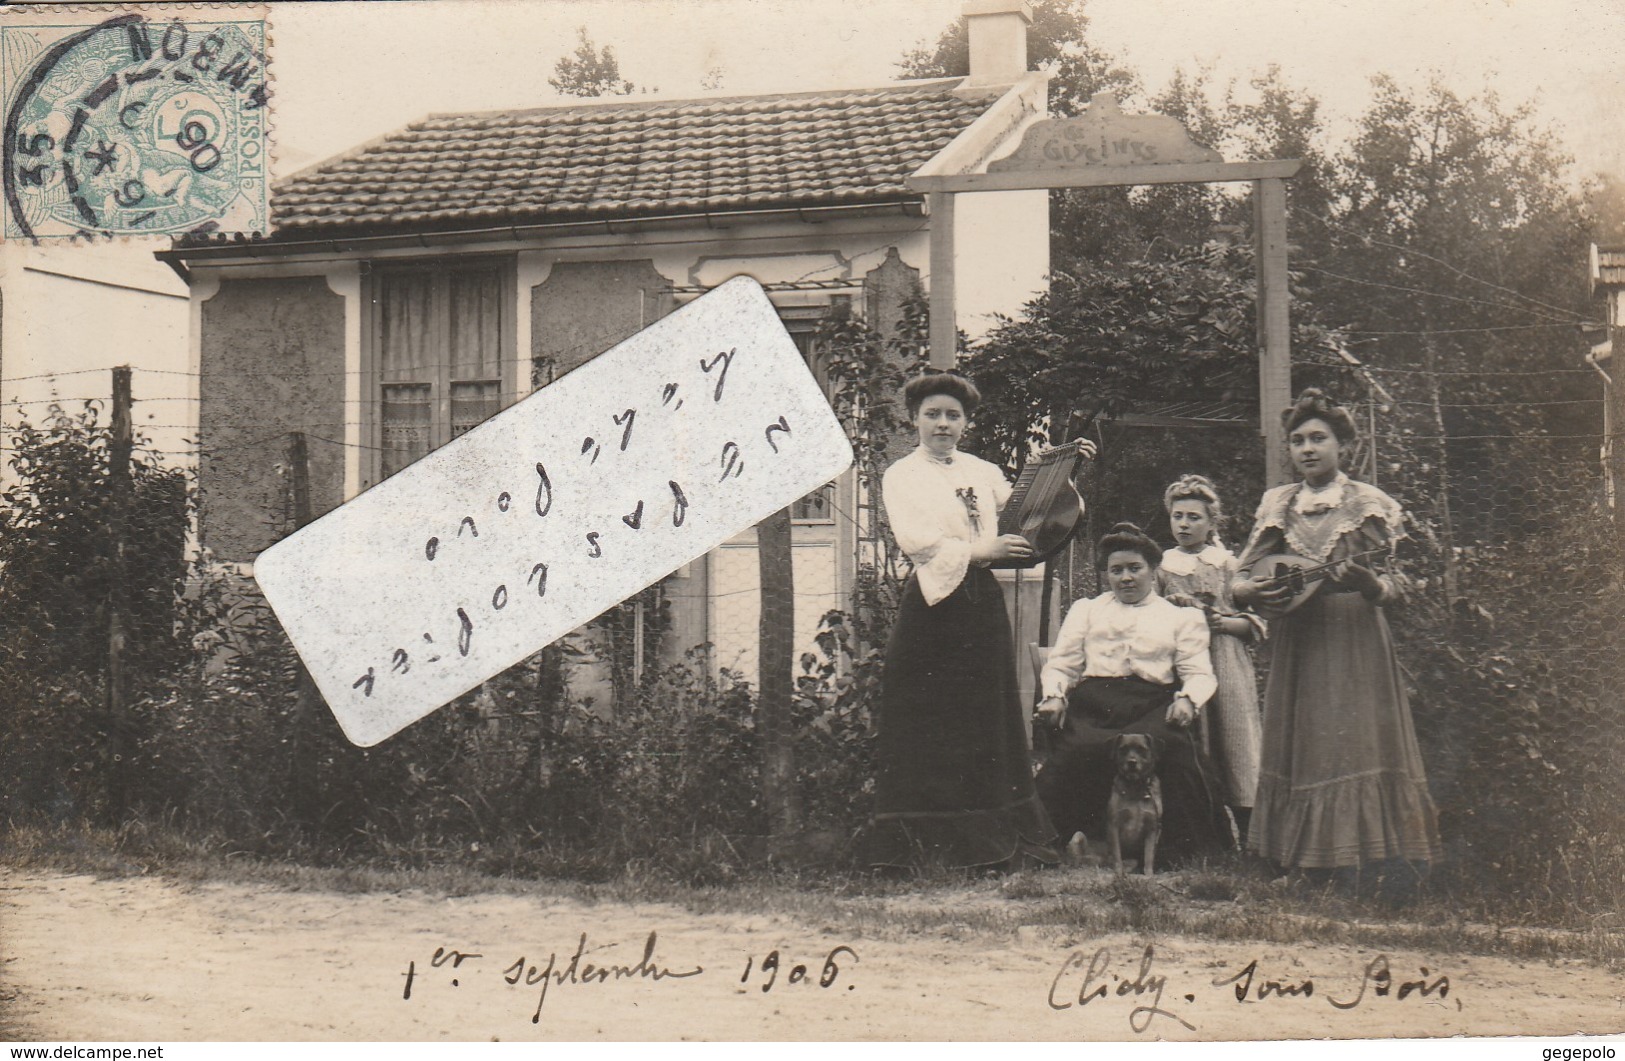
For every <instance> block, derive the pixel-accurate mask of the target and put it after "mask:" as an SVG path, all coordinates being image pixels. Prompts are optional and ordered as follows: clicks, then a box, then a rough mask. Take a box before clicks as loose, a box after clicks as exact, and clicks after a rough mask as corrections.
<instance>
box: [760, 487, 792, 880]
mask: <svg viewBox="0 0 1625 1061" xmlns="http://www.w3.org/2000/svg"><path fill="white" fill-rule="evenodd" d="M791 526H792V525H791V522H790V510H789V509H788V508H782V509H780V510H779V511H777V512H775V513H774V514H773V515H771V516H769V517H767V518H766V519H764V520H763V521H762V522H760V523H758V524H757V525H756V553H757V562H758V565H759V569H760V571H761V584H762V589H761V593H762V600H761V620H760V624H759V625H758V628H757V636H758V646H759V647H758V651H757V659H758V661H759V666H760V668H761V696H760V700H759V701H758V705H757V710H758V714H757V719H758V721H759V723H760V725H761V735H762V800H763V803H764V805H765V806H766V807H767V815H768V819H767V820H768V850H769V851H770V852H771V853H772V854H774V855H781V854H788V853H789V849H790V847H791V845H792V844H793V843H794V841H795V836H796V833H797V831H798V830H799V828H800V825H801V808H800V805H799V804H800V801H799V800H798V799H797V792H796V757H795V730H794V727H793V725H792V724H791V720H790V707H791V701H792V698H793V697H794V694H795V685H794V676H795V675H794V667H795V575H794V573H793V571H792V569H791V545H792V543H791V537H790V535H791Z"/></svg>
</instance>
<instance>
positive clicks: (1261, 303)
mask: <svg viewBox="0 0 1625 1061" xmlns="http://www.w3.org/2000/svg"><path fill="white" fill-rule="evenodd" d="M1253 257H1254V260H1255V265H1254V267H1255V268H1256V269H1257V270H1258V425H1259V433H1260V434H1261V435H1263V437H1264V485H1265V486H1266V487H1269V486H1279V485H1281V484H1282V483H1284V482H1286V481H1287V479H1288V478H1289V477H1290V476H1291V474H1292V473H1291V466H1290V465H1289V464H1288V462H1287V452H1286V432H1285V431H1284V430H1283V429H1282V427H1281V410H1282V409H1285V408H1286V407H1287V406H1288V405H1289V404H1291V402H1292V324H1291V319H1290V318H1289V317H1288V306H1287V300H1288V297H1289V296H1288V290H1287V275H1286V182H1285V181H1284V180H1282V179H1281V178H1280V177H1267V178H1265V179H1263V180H1256V181H1254V182H1253Z"/></svg>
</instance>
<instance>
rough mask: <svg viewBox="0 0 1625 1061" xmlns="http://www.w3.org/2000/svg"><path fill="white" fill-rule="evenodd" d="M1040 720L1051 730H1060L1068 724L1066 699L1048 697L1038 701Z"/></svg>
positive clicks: (1062, 697)
mask: <svg viewBox="0 0 1625 1061" xmlns="http://www.w3.org/2000/svg"><path fill="white" fill-rule="evenodd" d="M1038 718H1039V721H1041V722H1043V723H1044V724H1045V725H1046V726H1048V727H1050V728H1051V729H1060V728H1061V727H1062V726H1063V725H1065V724H1066V697H1064V696H1046V697H1044V699H1042V700H1040V701H1038Z"/></svg>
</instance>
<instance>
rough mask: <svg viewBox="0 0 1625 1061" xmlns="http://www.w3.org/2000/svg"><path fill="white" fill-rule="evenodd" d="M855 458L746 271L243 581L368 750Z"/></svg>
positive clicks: (337, 513) (296, 539)
mask: <svg viewBox="0 0 1625 1061" xmlns="http://www.w3.org/2000/svg"><path fill="white" fill-rule="evenodd" d="M851 463H852V448H851V445H850V444H849V443H848V442H847V439H846V435H845V434H844V432H843V431H842V430H841V426H840V424H839V423H838V422H837V420H836V418H835V414H834V413H833V411H832V410H831V409H830V407H829V403H828V401H827V400H826V399H825V397H824V395H823V392H822V391H821V390H820V388H819V386H818V383H817V381H816V380H815V379H814V378H813V376H812V374H811V373H810V372H809V371H808V369H807V367H806V365H805V364H803V362H802V360H801V355H800V353H799V352H798V351H797V349H796V346H795V344H794V343H793V342H792V341H791V339H790V336H789V335H788V334H787V333H786V332H785V330H784V326H783V325H782V324H781V323H780V321H779V318H778V314H777V313H776V312H775V311H774V309H773V305H772V303H770V302H769V301H768V298H767V295H766V294H765V293H764V292H763V291H762V288H761V285H759V284H757V283H756V282H755V281H754V280H750V279H748V278H743V277H740V278H736V279H733V280H730V281H728V282H727V283H726V284H723V285H722V286H721V287H719V288H717V289H716V290H714V291H712V292H710V293H708V294H706V295H704V296H702V297H700V298H698V299H696V300H695V301H694V302H692V303H691V304H689V305H687V306H684V307H682V308H681V309H678V310H677V311H675V312H674V313H672V314H671V315H669V316H667V317H665V318H663V319H662V320H660V321H658V322H656V323H655V324H652V325H650V326H649V327H648V328H645V329H644V330H643V331H641V332H639V333H638V334H637V335H634V336H633V337H632V338H630V339H628V340H626V341H625V342H623V343H621V344H619V345H618V346H615V347H614V348H612V349H610V350H609V351H607V352H605V353H604V354H602V355H600V356H599V357H597V358H595V359H594V360H592V361H589V362H588V363H587V364H585V365H583V366H581V367H580V368H578V369H576V370H575V371H573V372H571V373H570V374H569V375H567V376H565V377H564V378H562V379H560V380H558V381H557V382H555V383H552V384H550V385H549V386H547V387H545V388H543V389H542V390H540V391H538V392H536V393H535V394H533V395H531V396H529V397H528V398H526V399H524V400H523V401H521V402H519V403H517V404H516V405H514V406H513V407H512V408H510V409H508V410H506V411H504V412H502V413H500V414H498V415H497V416H495V417H493V418H491V419H490V420H488V421H486V422H485V423H483V424H481V425H480V426H478V427H476V428H474V429H473V430H472V431H470V432H468V433H467V434H465V435H462V436H461V437H459V438H457V439H455V440H453V441H452V442H451V443H450V444H448V445H446V446H443V447H441V448H440V449H438V450H436V451H435V452H433V453H431V454H429V455H428V456H427V457H425V458H423V459H422V460H420V461H418V462H417V463H416V464H413V465H412V466H411V467H409V468H407V469H406V470H404V471H402V472H400V473H399V474H397V475H395V476H393V477H391V478H389V479H387V480H385V481H384V482H382V483H380V484H379V485H377V486H375V487H373V488H372V489H371V490H368V491H367V492H366V493H364V494H362V495H360V496H359V497H356V498H355V499H354V500H352V501H350V502H349V503H347V504H345V505H343V506H342V507H340V508H338V509H335V510H334V511H332V512H330V513H328V514H327V515H325V516H323V517H322V518H321V519H319V520H316V521H315V522H313V523H311V524H310V525H309V526H307V527H305V528H303V529H302V530H300V531H298V532H297V533H295V534H293V535H291V536H289V537H288V538H286V539H284V540H283V541H280V542H278V543H277V544H276V545H274V546H272V547H271V548H269V549H267V550H266V551H265V552H264V553H262V554H260V557H259V559H258V560H257V561H256V562H255V565H254V574H255V577H256V578H257V580H258V581H259V584H260V588H261V590H262V591H263V592H264V594H265V597H266V600H268V601H269V602H270V604H271V607H272V608H273V609H274V610H275V611H276V615H277V618H278V619H279V620H280V621H281V623H282V625H283V628H284V629H285V630H286V631H287V633H288V637H289V638H290V639H291V640H292V641H293V644H294V647H295V648H296V649H297V650H298V652H299V655H300V657H301V658H302V659H303V660H304V663H305V666H306V668H307V669H308V670H309V671H310V674H311V677H312V678H313V679H314V680H315V682H316V685H317V688H319V689H320V690H321V693H322V695H323V696H324V697H325V698H326V700H327V702H328V704H329V705H330V706H331V707H332V709H333V714H334V715H335V716H336V717H337V719H338V722H339V725H340V727H342V728H343V730H344V733H345V735H346V736H347V737H349V739H350V740H351V741H353V742H354V743H356V744H358V745H360V746H362V747H370V746H371V745H374V744H377V743H378V742H379V741H381V740H384V739H385V738H387V737H389V736H391V735H392V734H394V733H397V732H399V731H400V730H401V729H403V728H405V727H406V726H408V725H410V724H411V723H413V722H415V721H417V720H418V719H420V718H422V717H423V716H425V715H427V714H429V713H430V712H432V711H434V710H435V709H436V708H438V707H440V706H441V705H443V704H445V703H447V702H449V701H450V700H452V699H454V698H455V697H457V696H459V695H461V694H462V693H465V692H467V691H468V690H469V689H472V688H474V687H475V686H476V685H478V684H479V683H480V682H483V681H485V680H486V679H488V678H490V677H492V676H493V675H496V674H498V673H500V672H501V671H502V670H504V669H506V668H507V667H510V666H512V665H513V664H515V663H517V662H519V661H520V660H522V659H524V658H525V657H527V656H529V655H531V654H532V653H534V652H536V651H538V650H539V649H541V648H543V647H545V646H546V645H548V644H549V643H551V642H553V641H555V640H557V639H558V638H559V637H561V636H563V635H564V634H566V633H568V632H569V631H571V630H573V629H575V628H576V627H579V626H580V625H581V624H582V623H584V622H586V621H587V620H589V619H591V618H593V617H594V616H596V615H598V614H600V613H602V612H603V611H604V610H605V609H607V608H609V607H611V606H612V605H614V604H616V603H618V602H620V601H622V600H625V599H626V598H627V597H630V596H632V595H633V594H635V593H637V592H638V591H639V590H641V589H643V588H644V587H646V586H648V585H650V584H652V583H653V582H656V581H658V580H659V579H660V578H662V577H664V576H666V575H668V574H670V573H671V572H673V571H675V570H677V569H678V568H680V567H682V566H683V565H684V564H686V563H688V562H690V561H692V560H694V559H695V558H697V557H699V556H702V555H704V554H705V553H706V552H708V551H710V550H711V549H714V548H716V547H717V546H719V545H721V544H722V543H723V542H724V541H726V540H727V539H728V538H730V537H732V536H733V535H735V534H737V533H739V532H740V531H742V530H745V529H746V528H748V527H750V526H752V525H754V524H755V523H758V522H760V521H761V520H762V519H764V518H766V517H767V516H768V515H770V514H772V513H773V512H775V511H777V510H779V509H781V508H784V507H785V506H787V505H789V504H791V503H792V502H793V501H795V500H796V499H797V498H799V497H801V496H803V495H804V494H807V493H808V492H810V491H812V490H814V489H816V488H817V487H819V486H821V485H823V484H824V483H827V482H829V481H830V480H832V479H834V478H835V477H836V476H838V475H839V474H840V473H841V472H843V471H845V470H846V469H847V468H848V467H849V466H850V465H851Z"/></svg>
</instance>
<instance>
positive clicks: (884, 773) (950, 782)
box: [864, 373, 1094, 869]
mask: <svg viewBox="0 0 1625 1061" xmlns="http://www.w3.org/2000/svg"><path fill="white" fill-rule="evenodd" d="M903 396H904V400H905V402H906V403H907V407H908V414H909V418H910V419H911V420H912V421H913V423H914V428H915V430H916V431H917V432H918V435H919V442H920V444H919V447H918V448H917V449H915V450H914V451H913V452H911V453H909V454H908V455H907V456H905V457H903V458H902V459H900V460H898V461H897V462H896V463H894V464H893V465H892V466H891V467H890V468H888V469H886V474H885V476H884V478H883V480H882V485H881V489H882V495H883V497H884V500H885V505H886V515H887V518H888V519H889V520H890V522H891V528H892V532H893V534H894V535H895V536H896V538H897V544H898V545H899V546H901V547H902V549H903V552H905V553H906V554H908V557H909V559H910V560H911V561H912V562H913V565H914V571H913V573H912V574H911V575H910V576H909V579H908V583H907V585H906V586H905V587H904V590H903V598H902V601H901V603H900V605H899V608H898V614H897V620H896V622H895V624H894V625H893V627H892V635H891V641H890V643H889V644H888V645H887V647H886V669H885V674H884V677H883V679H882V688H881V702H880V711H879V730H880V732H879V742H878V746H877V748H876V774H877V777H876V799H875V802H876V809H875V817H874V824H873V827H872V828H871V829H870V830H869V833H868V835H867V837H866V838H865V842H864V857H865V861H866V862H867V863H868V864H870V865H875V866H890V867H898V868H906V869H914V868H923V867H925V866H945V867H978V866H985V867H999V866H1005V865H1011V864H1016V863H1019V862H1022V861H1030V860H1031V861H1038V862H1056V861H1058V860H1059V858H1058V855H1057V853H1056V852H1055V850H1054V843H1055V828H1054V826H1052V825H1051V824H1050V820H1049V816H1048V815H1046V814H1045V813H1044V808H1043V805H1042V804H1040V803H1039V801H1038V796H1037V794H1036V792H1035V790H1034V788H1033V776H1032V768H1031V765H1030V760H1029V757H1028V751H1027V737H1026V724H1025V723H1026V720H1025V714H1024V712H1023V711H1022V707H1021V702H1020V693H1019V691H1018V687H1017V685H1016V661H1015V651H1014V647H1013V645H1012V644H1011V636H1010V622H1009V619H1008V618H1007V617H1006V615H1005V611H1004V595H1003V593H1002V592H1001V591H1000V588H999V584H998V581H997V579H996V578H995V577H994V575H993V573H992V572H991V571H990V570H988V568H989V567H990V566H995V565H1005V566H1010V565H1015V564H1020V563H1023V562H1025V561H1026V560H1028V559H1029V558H1030V557H1031V556H1032V555H1033V547H1032V544H1031V543H1030V542H1029V541H1028V540H1027V539H1026V538H1023V537H1022V536H1021V535H1019V534H1001V533H1000V532H999V525H998V518H999V509H1000V508H1001V507H1002V506H1003V505H1004V503H1005V501H1006V500H1007V499H1008V498H1009V497H1010V493H1011V487H1010V484H1009V483H1008V482H1006V481H1005V478H1004V473H1003V472H1002V471H1001V470H1000V469H999V468H998V467H996V466H995V465H992V464H989V463H988V462H987V461H984V460H980V459H978V458H976V457H973V456H971V455H970V454H968V453H961V452H959V450H958V448H957V447H958V444H959V439H960V436H961V435H963V434H964V431H965V428H966V427H967V426H968V424H969V422H970V417H971V416H972V415H973V414H974V413H975V412H976V406H977V403H978V402H979V400H980V395H979V394H978V393H977V391H976V388H975V387H974V386H972V385H971V384H970V383H969V381H967V380H965V379H964V378H963V377H960V376H956V375H952V374H949V373H934V374H931V375H925V376H918V377H916V378H914V379H912V380H910V381H909V382H908V385H907V387H905V388H904V392H903ZM1093 452H1094V447H1093V444H1091V443H1089V442H1080V443H1078V447H1077V453H1078V454H1080V455H1085V456H1086V455H1089V454H1091V453H1093ZM1074 497H1075V495H1074ZM1075 503H1081V502H1075Z"/></svg>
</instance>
